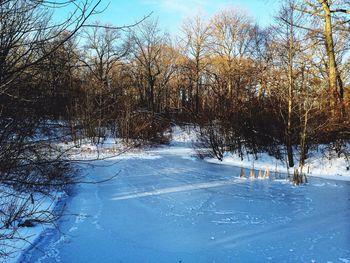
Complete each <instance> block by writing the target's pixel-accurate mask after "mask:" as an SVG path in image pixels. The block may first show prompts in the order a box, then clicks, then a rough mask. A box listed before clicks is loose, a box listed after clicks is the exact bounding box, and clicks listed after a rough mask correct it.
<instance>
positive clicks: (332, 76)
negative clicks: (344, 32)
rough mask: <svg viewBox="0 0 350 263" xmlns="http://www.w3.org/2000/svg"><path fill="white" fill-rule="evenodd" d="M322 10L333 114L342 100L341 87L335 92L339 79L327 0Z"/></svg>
mask: <svg viewBox="0 0 350 263" xmlns="http://www.w3.org/2000/svg"><path fill="white" fill-rule="evenodd" d="M322 8H323V12H324V38H325V45H326V52H327V59H328V81H329V90H330V93H331V94H332V96H333V101H332V104H331V105H332V106H333V107H332V111H333V112H334V110H335V108H336V106H337V103H338V102H339V100H342V94H343V90H342V89H343V87H342V85H339V87H340V90H339V93H338V90H337V78H340V75H339V72H338V68H337V62H336V59H335V51H334V40H333V29H332V17H331V10H330V6H329V3H328V1H327V0H322Z"/></svg>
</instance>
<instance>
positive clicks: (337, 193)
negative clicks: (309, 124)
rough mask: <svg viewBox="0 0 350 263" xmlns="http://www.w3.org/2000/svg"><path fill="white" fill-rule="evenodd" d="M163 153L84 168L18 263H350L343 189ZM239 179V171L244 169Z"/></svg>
mask: <svg viewBox="0 0 350 263" xmlns="http://www.w3.org/2000/svg"><path fill="white" fill-rule="evenodd" d="M184 150H186V149H182V148H180V147H172V148H169V147H167V148H166V147H165V148H162V149H160V150H153V151H150V152H148V153H147V154H142V155H140V156H130V158H128V157H124V158H123V160H121V161H117V160H110V161H103V162H102V161H101V162H100V163H99V164H100V165H102V164H103V165H107V166H103V165H102V166H97V167H95V168H91V169H89V170H87V172H88V173H89V177H90V178H96V179H97V180H101V179H103V178H108V177H110V176H112V175H113V174H115V173H116V172H117V171H118V170H120V171H121V172H120V174H119V175H118V177H116V178H114V179H113V180H112V181H110V182H106V183H102V184H98V185H79V186H77V187H76V190H75V194H74V196H73V197H72V199H71V200H70V201H69V202H68V205H67V208H66V213H67V214H72V215H71V216H65V217H63V218H62V219H61V220H60V222H59V226H60V229H59V230H60V231H58V230H55V229H51V230H48V231H46V232H45V233H44V234H43V235H42V237H41V238H40V240H39V241H38V242H37V244H36V246H37V247H36V248H32V249H31V250H30V251H27V253H25V256H24V257H23V258H22V259H21V261H22V262H85V263H86V262H126V263H129V262H155V263H159V262H175V263H179V262H181V263H187V262H193V263H195V262H343V263H344V262H345V263H347V262H350V183H349V182H340V181H331V180H322V179H316V178H311V179H310V180H311V181H310V183H309V185H307V186H302V187H294V186H292V185H291V184H289V183H287V182H286V181H270V180H258V179H256V180H250V179H240V178H238V176H239V169H238V168H233V167H228V166H224V165H215V164H209V163H206V162H204V161H200V160H194V159H190V158H183V157H182V156H183V151H184ZM246 173H247V174H248V171H247V172H246Z"/></svg>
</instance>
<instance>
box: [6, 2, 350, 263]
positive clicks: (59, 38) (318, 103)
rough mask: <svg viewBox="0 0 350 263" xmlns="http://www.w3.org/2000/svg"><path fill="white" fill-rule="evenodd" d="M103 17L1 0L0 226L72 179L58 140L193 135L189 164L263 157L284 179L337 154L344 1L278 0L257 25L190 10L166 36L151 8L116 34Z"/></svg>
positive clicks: (348, 133)
mask: <svg viewBox="0 0 350 263" xmlns="http://www.w3.org/2000/svg"><path fill="white" fill-rule="evenodd" d="M67 6H68V7H69V8H70V10H71V11H70V12H69V13H68V15H67V16H66V17H65V18H64V19H61V20H58V19H57V18H56V17H55V15H54V14H55V12H57V11H59V10H60V9H62V8H67ZM101 9H103V7H101V1H100V0H83V1H76V0H68V1H67V0H65V1H61V0H54V1H52V0H51V1H47V0H40V1H37V0H1V1H0V188H1V189H2V190H0V191H1V195H2V196H3V198H1V203H0V217H1V220H2V222H0V229H2V230H4V229H5V230H6V229H7V230H8V229H11V226H13V224H16V223H17V222H19V221H20V220H19V219H20V218H28V213H29V215H30V213H36V212H37V211H29V212H28V211H27V212H26V213H24V214H23V211H24V210H26V207H27V206H28V204H29V203H30V202H31V200H32V194H33V193H38V192H39V193H42V194H44V195H49V194H50V193H52V192H53V191H56V190H57V189H62V188H64V187H67V186H69V185H71V184H75V183H77V182H79V180H83V179H81V178H76V177H75V176H74V174H75V172H74V163H72V161H71V160H70V158H69V157H68V155H67V147H65V148H64V147H63V148H62V147H61V146H60V145H61V144H67V143H69V142H74V147H79V145H81V144H82V143H83V142H85V141H86V140H88V141H89V142H91V143H92V144H96V145H98V144H103V143H104V141H105V140H106V139H107V138H114V139H116V140H117V139H121V140H123V141H124V142H125V143H128V144H129V145H131V146H132V147H142V146H144V145H159V144H167V143H169V136H168V133H167V132H168V131H169V129H170V127H171V126H173V125H180V126H191V127H196V131H197V134H198V138H199V139H198V141H197V143H196V144H195V145H194V147H196V148H198V150H197V153H198V156H199V157H201V158H206V157H208V156H211V157H215V158H217V159H218V160H222V159H223V156H224V154H225V152H231V153H236V154H238V155H239V156H240V157H241V158H242V160H243V159H244V158H245V155H246V154H253V155H256V156H257V154H258V153H268V154H269V155H272V156H274V157H275V158H277V159H281V160H285V162H286V163H287V164H288V166H289V167H291V168H292V169H293V170H296V171H298V172H297V173H296V174H294V178H293V181H294V183H295V184H299V183H301V182H303V176H302V174H303V171H304V170H305V168H304V165H305V160H307V158H308V153H309V151H311V150H313V149H317V148H318V147H319V146H320V145H326V146H327V147H329V148H330V149H333V150H335V152H336V153H337V154H338V156H346V158H349V156H350V152H349V150H350V149H349V141H350V129H349V128H350V115H349V114H350V112H349V105H350V74H349V72H350V2H349V1H348V0H285V1H281V5H280V9H279V10H278V12H277V13H276V14H275V17H274V20H273V21H274V22H273V23H272V24H271V25H270V26H268V27H263V26H261V25H259V24H257V23H256V22H255V21H254V19H253V18H252V17H251V16H249V15H248V14H247V13H246V12H244V11H242V10H240V9H237V8H234V7H229V8H225V9H222V10H221V11H219V12H217V13H216V14H214V15H212V16H210V17H208V16H206V15H203V14H201V13H200V12H198V13H193V15H192V16H191V17H188V18H187V19H185V20H184V21H183V23H182V26H181V28H179V31H178V34H176V35H173V34H170V33H168V32H165V31H164V30H163V29H162V27H161V25H160V24H159V22H158V19H157V15H156V14H154V13H150V14H147V13H145V14H144V17H140V18H139V20H138V21H136V22H135V23H134V24H130V25H114V24H103V23H100V22H98V21H95V16H96V15H97V14H98V13H99V12H101ZM296 155H298V158H297V160H298V161H296V157H295V156H296ZM303 169H304V170H303ZM348 169H349V168H348ZM9 189H11V190H9ZM14 191H15V192H14ZM14 193H16V194H14ZM22 193H30V196H31V198H29V199H28V198H27V195H25V196H26V197H25V198H19V196H22ZM19 199H20V200H19ZM11 202H12V203H11ZM9 203H11V205H9ZM40 213H42V211H40ZM29 217H30V216H29ZM47 220H49V221H50V220H53V216H52V215H49V216H47ZM1 233H5V234H1V235H0V242H3V241H4V240H8V239H11V238H13V237H14V236H15V230H14V232H11V231H5V232H1ZM6 251H7V250H6V249H5V250H0V257H2V256H5V255H6V253H7V252H6Z"/></svg>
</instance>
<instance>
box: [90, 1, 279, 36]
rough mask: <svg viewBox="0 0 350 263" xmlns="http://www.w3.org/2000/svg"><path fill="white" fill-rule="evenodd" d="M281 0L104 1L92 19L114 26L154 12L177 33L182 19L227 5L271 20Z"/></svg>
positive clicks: (165, 26) (166, 27)
mask: <svg viewBox="0 0 350 263" xmlns="http://www.w3.org/2000/svg"><path fill="white" fill-rule="evenodd" d="M278 2H279V0H103V1H102V5H101V6H100V9H102V8H103V7H106V6H107V5H108V8H107V9H106V10H105V11H104V12H103V13H102V14H100V15H96V16H95V17H94V18H93V20H98V21H101V22H103V23H110V24H114V25H118V26H119V25H126V24H132V23H133V22H135V21H137V20H139V19H141V18H142V17H143V16H145V15H147V14H149V13H150V12H153V15H152V16H153V17H158V18H159V24H160V25H161V27H162V28H163V29H164V30H167V31H168V32H170V33H177V32H178V30H179V28H180V26H181V24H182V21H183V20H184V19H185V18H187V17H190V16H191V15H194V14H196V13H197V12H198V11H201V13H203V14H204V16H205V17H211V16H212V15H213V14H214V13H215V12H217V11H218V10H220V9H223V8H225V7H227V6H231V7H235V8H236V7H237V8H240V9H243V10H245V11H246V12H247V13H248V14H249V15H250V16H251V17H252V18H253V19H255V21H257V22H258V23H259V24H261V25H264V26H265V25H268V24H269V23H270V22H271V19H272V17H273V14H274V11H276V9H277V8H278Z"/></svg>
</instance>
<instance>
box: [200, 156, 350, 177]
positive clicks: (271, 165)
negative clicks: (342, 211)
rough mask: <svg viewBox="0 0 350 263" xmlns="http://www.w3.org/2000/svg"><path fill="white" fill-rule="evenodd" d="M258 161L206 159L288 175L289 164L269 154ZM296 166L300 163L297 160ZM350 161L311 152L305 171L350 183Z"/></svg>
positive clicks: (249, 157) (245, 157)
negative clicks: (349, 168) (348, 168)
mask: <svg viewBox="0 0 350 263" xmlns="http://www.w3.org/2000/svg"><path fill="white" fill-rule="evenodd" d="M257 157H258V159H257V160H255V158H254V156H253V155H251V154H249V155H246V156H244V159H243V160H242V159H241V158H240V157H239V156H238V154H232V153H225V154H224V158H223V161H222V162H220V161H219V160H217V159H215V158H208V159H206V161H207V162H210V163H215V164H225V165H232V166H237V167H243V168H247V169H250V168H251V167H252V165H253V164H254V169H255V170H263V171H265V170H266V169H269V170H270V172H277V173H288V170H287V169H288V168H287V163H286V162H285V161H282V160H277V159H276V158H275V157H273V156H270V155H268V154H267V153H259V154H258V156H257ZM295 159H296V164H297V163H298V160H297V158H295ZM347 167H349V161H348V160H347V159H346V158H345V157H344V156H343V155H342V156H340V157H338V156H336V154H334V152H330V153H329V154H328V156H326V155H325V154H324V153H323V151H313V152H310V157H309V158H308V159H307V160H306V162H305V166H304V171H303V172H305V173H306V174H307V175H308V176H315V177H321V178H326V179H334V180H344V181H350V171H349V170H347ZM292 172H293V168H289V173H292Z"/></svg>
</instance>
